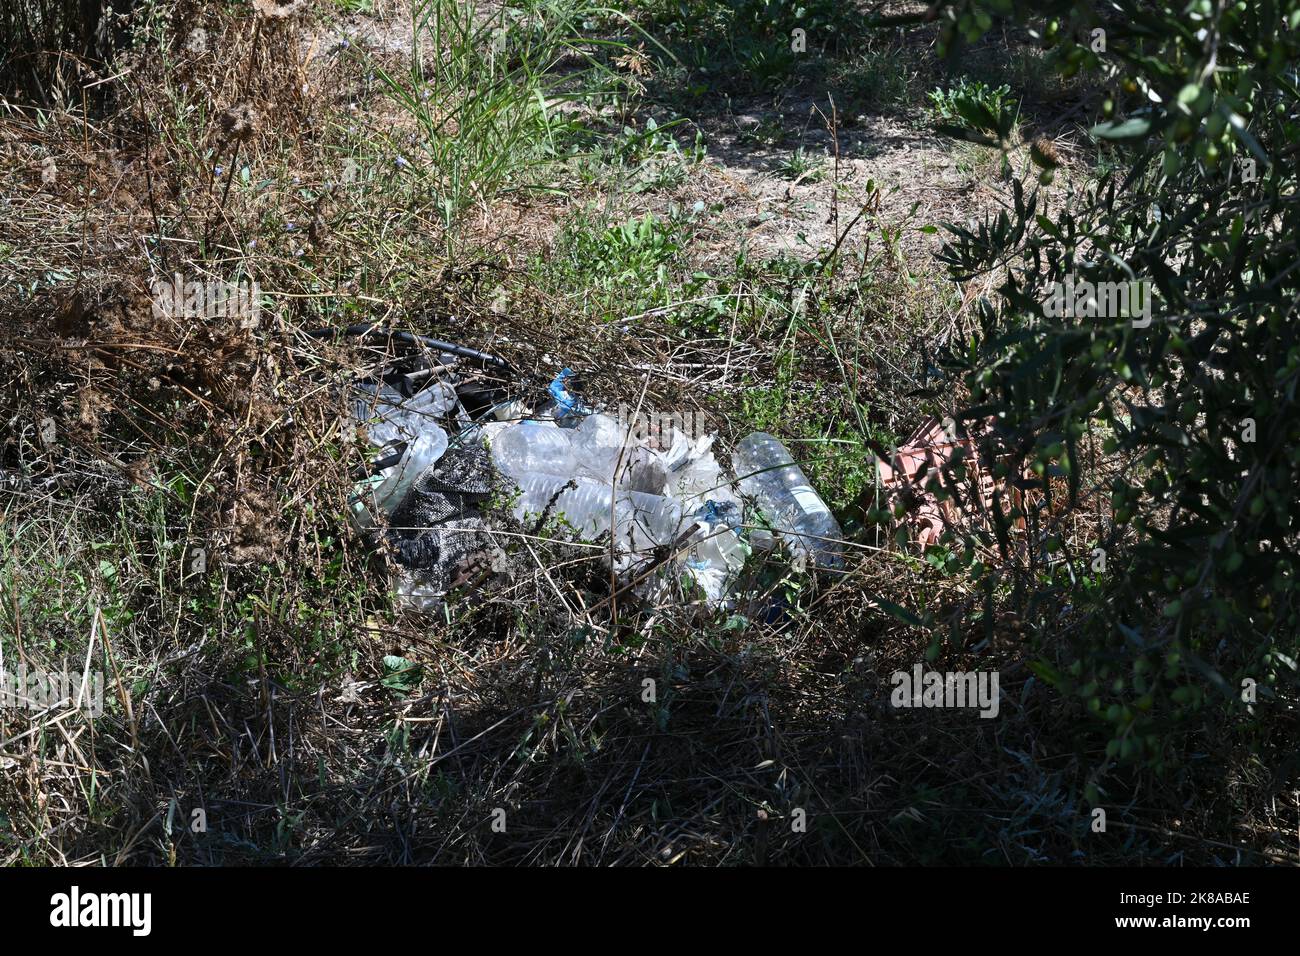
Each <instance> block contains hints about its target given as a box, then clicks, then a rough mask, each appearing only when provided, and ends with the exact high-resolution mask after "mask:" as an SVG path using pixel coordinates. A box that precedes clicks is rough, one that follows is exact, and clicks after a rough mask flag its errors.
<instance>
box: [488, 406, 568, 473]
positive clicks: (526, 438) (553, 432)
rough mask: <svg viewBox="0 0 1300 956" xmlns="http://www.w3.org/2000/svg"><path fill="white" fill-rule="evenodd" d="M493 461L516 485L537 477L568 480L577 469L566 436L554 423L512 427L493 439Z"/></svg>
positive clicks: (528, 422) (521, 423) (529, 422)
mask: <svg viewBox="0 0 1300 956" xmlns="http://www.w3.org/2000/svg"><path fill="white" fill-rule="evenodd" d="M492 460H493V461H494V462H495V463H496V466H497V468H498V469H499V470H500V471H501V472H502V473H503V474H506V475H509V476H510V477H511V478H514V479H515V480H516V481H519V480H520V479H521V478H524V477H526V476H528V475H539V474H540V475H559V476H563V477H565V478H568V477H569V476H571V475H572V474H573V473H574V471H576V469H577V466H578V463H577V460H576V459H575V458H574V455H573V449H572V447H571V446H570V444H569V436H568V433H567V432H566V431H563V430H561V429H559V428H557V427H556V426H555V423H554V422H537V421H523V422H520V423H519V424H517V425H511V426H510V427H509V428H507V429H505V430H504V431H503V432H501V433H500V434H499V435H497V436H496V437H495V438H494V439H493V441H492Z"/></svg>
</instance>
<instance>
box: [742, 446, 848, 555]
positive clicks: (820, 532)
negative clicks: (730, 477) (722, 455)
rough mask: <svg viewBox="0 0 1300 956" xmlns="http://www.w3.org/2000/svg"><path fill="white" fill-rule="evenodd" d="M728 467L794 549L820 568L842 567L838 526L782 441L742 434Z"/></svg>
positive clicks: (744, 490) (840, 537) (743, 489)
mask: <svg viewBox="0 0 1300 956" xmlns="http://www.w3.org/2000/svg"><path fill="white" fill-rule="evenodd" d="M732 464H733V465H734V467H735V471H736V484H737V485H738V486H739V487H740V490H741V491H743V492H744V493H745V494H747V495H751V496H752V497H753V498H754V500H755V501H756V502H757V503H758V506H759V508H761V509H762V510H763V512H764V513H765V514H766V515H767V516H768V518H769V519H770V520H771V522H772V526H773V527H774V528H775V529H776V530H777V531H779V532H780V533H781V534H782V536H783V537H785V538H786V539H787V540H788V543H789V545H790V548H791V550H792V551H794V552H795V553H796V554H802V555H804V556H805V557H806V558H808V560H809V561H810V562H811V563H813V564H814V565H816V566H817V567H819V568H828V569H832V570H838V569H840V568H842V567H843V566H844V555H843V550H842V547H841V540H842V538H843V533H842V532H841V531H840V525H839V522H837V521H836V520H835V516H834V515H832V514H831V509H830V508H828V507H826V502H824V501H822V499H821V496H820V495H818V494H817V492H816V491H814V490H813V488H812V486H811V485H810V484H809V483H808V479H807V478H806V477H805V476H804V473H803V469H802V468H800V467H799V466H798V465H797V464H795V461H794V459H793V458H792V457H790V453H789V452H788V451H786V448H785V446H784V445H782V444H781V442H779V441H778V440H777V439H775V438H773V437H772V436H771V435H769V434H767V433H766V432H754V433H752V434H750V435H746V436H745V437H744V438H742V439H741V440H740V443H739V444H738V445H736V450H735V451H734V452H733V453H732Z"/></svg>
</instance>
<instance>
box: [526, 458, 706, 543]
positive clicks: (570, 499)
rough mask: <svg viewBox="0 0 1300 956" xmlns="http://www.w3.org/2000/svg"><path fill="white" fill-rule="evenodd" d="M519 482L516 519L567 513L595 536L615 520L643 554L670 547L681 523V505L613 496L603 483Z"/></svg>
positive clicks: (631, 494)
mask: <svg viewBox="0 0 1300 956" xmlns="http://www.w3.org/2000/svg"><path fill="white" fill-rule="evenodd" d="M515 481H516V483H517V484H518V485H519V489H520V491H522V492H523V493H522V494H521V495H520V497H519V500H518V501H517V502H516V503H515V514H516V517H519V518H520V519H522V518H523V517H524V516H525V515H530V514H532V515H536V514H541V513H543V512H544V511H546V509H547V508H548V507H549V508H550V513H551V514H552V515H555V516H560V515H563V516H564V518H565V520H566V521H568V522H569V524H571V525H572V526H573V527H574V528H575V529H576V530H577V531H579V532H580V533H582V534H584V535H586V536H589V537H593V538H594V537H596V536H598V535H600V534H602V533H604V532H606V531H608V530H609V528H610V518H611V516H612V517H613V519H614V521H615V522H616V523H617V525H618V527H619V530H620V537H622V532H625V531H626V532H627V533H628V534H629V536H630V539H631V541H632V542H633V546H634V548H635V549H638V550H639V549H642V548H652V547H654V546H656V545H663V544H670V543H671V542H672V541H673V538H674V537H675V535H676V534H677V533H678V530H679V528H680V526H681V524H682V508H681V504H680V503H678V502H677V501H675V500H674V499H672V498H667V497H664V496H662V495H650V494H644V493H642V492H639V491H628V490H625V489H621V488H620V489H618V490H617V492H614V491H613V489H611V488H610V486H609V485H607V484H604V483H603V482H600V481H596V480H595V479H592V478H582V477H580V478H572V479H569V478H563V477H560V476H558V475H546V474H530V475H524V476H522V477H519V478H516V479H515ZM611 499H613V503H614V507H613V510H612V511H611V507H610V505H611Z"/></svg>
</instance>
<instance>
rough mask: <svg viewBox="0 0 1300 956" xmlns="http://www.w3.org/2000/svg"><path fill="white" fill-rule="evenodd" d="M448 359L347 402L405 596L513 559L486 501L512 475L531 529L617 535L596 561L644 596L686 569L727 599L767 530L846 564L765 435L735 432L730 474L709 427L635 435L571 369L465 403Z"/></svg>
mask: <svg viewBox="0 0 1300 956" xmlns="http://www.w3.org/2000/svg"><path fill="white" fill-rule="evenodd" d="M439 344H441V343H439ZM462 351H465V352H468V353H469V354H470V356H471V357H477V358H481V354H480V353H475V352H472V351H471V350H462ZM442 359H443V361H442V363H441V364H439V365H437V366H436V367H435V368H433V369H424V370H417V371H416V372H414V373H412V372H405V373H392V372H390V373H388V374H386V375H384V376H382V381H379V380H378V379H377V380H376V381H375V382H367V383H363V384H361V385H358V386H357V390H356V394H355V399H354V402H353V413H354V417H355V419H356V421H357V423H358V424H359V425H362V426H364V427H365V429H366V434H367V436H368V438H369V440H370V444H371V446H372V451H373V458H372V460H371V464H370V467H369V469H368V472H369V473H368V474H367V475H365V476H363V477H362V478H361V479H360V480H359V481H358V484H357V486H356V489H355V492H354V496H353V501H352V512H353V516H354V518H355V520H356V522H357V524H358V526H359V527H360V528H362V529H363V530H364V531H366V532H367V533H368V534H372V535H380V536H382V537H383V538H384V539H385V540H386V541H387V543H388V545H389V547H390V551H391V552H392V554H393V556H394V558H395V559H396V562H397V564H398V565H399V568H400V572H399V581H398V583H397V592H398V594H399V596H400V597H401V598H402V599H403V600H404V601H405V602H406V603H407V604H409V605H411V606H414V607H416V608H420V609H425V610H428V609H431V608H434V607H436V606H437V605H438V604H439V602H440V601H441V599H442V598H443V596H444V595H445V594H446V592H447V591H448V590H450V589H451V588H454V587H456V586H458V585H460V584H466V583H469V584H482V583H483V582H486V581H489V580H491V579H492V577H493V576H494V575H495V574H497V573H499V572H502V571H504V570H506V567H505V565H506V561H505V556H504V554H503V553H502V551H501V550H500V548H499V547H498V546H497V545H496V544H495V543H494V541H493V533H492V532H493V531H494V529H493V528H492V527H490V526H489V522H488V520H487V518H486V516H485V514H484V512H483V510H482V508H483V506H484V504H485V503H486V502H487V500H488V499H489V497H490V496H491V495H492V492H493V490H494V488H499V487H500V482H501V481H502V480H503V479H504V481H505V482H506V486H507V487H508V488H509V489H511V490H512V491H513V493H512V494H511V495H510V501H511V510H512V511H513V514H514V517H515V518H516V519H517V520H518V521H519V522H520V523H521V524H522V526H523V527H524V529H525V530H526V531H527V530H530V529H536V528H541V527H543V526H545V527H547V528H548V529H558V530H559V531H560V533H562V534H563V533H567V534H571V535H572V536H573V537H575V538H577V539H582V540H587V541H597V540H600V541H605V542H608V543H609V545H610V547H609V548H608V550H606V551H603V552H602V553H601V556H600V558H599V559H600V560H602V561H603V562H604V563H605V566H606V567H607V568H609V567H612V569H613V571H614V572H615V574H616V576H617V578H618V580H619V582H620V583H619V590H618V592H617V593H622V592H623V591H628V592H630V593H632V594H634V595H636V596H637V597H638V598H640V599H643V600H647V601H660V600H672V599H674V598H677V599H680V598H681V597H682V592H681V590H680V588H681V586H682V584H683V583H685V584H686V585H687V591H686V597H687V598H688V599H697V600H700V601H701V602H702V603H703V604H705V605H706V606H710V607H730V606H733V602H731V599H730V595H731V592H732V591H733V589H734V587H735V584H736V581H737V579H738V577H739V575H740V573H741V571H742V569H743V567H744V565H745V562H746V559H747V558H748V557H749V555H750V554H751V552H752V550H753V549H754V548H755V547H761V548H767V549H770V548H771V547H772V546H773V545H774V543H775V542H774V539H773V532H775V534H776V535H777V536H778V537H780V538H781V539H783V540H785V541H786V542H787V544H788V545H789V547H790V549H791V551H792V552H793V553H794V554H795V555H796V556H797V557H798V558H800V559H802V560H804V561H807V562H808V563H810V564H812V565H813V566H815V567H817V568H820V569H838V568H841V567H842V566H843V556H842V552H841V549H840V543H839V538H840V528H839V525H838V524H837V523H836V521H835V518H834V517H833V516H832V515H831V513H830V509H829V508H827V507H826V504H825V503H824V502H823V501H822V499H821V498H820V497H819V496H818V495H817V493H816V492H815V491H814V490H813V489H812V488H811V486H810V485H809V484H808V481H807V478H806V477H805V476H804V474H803V471H802V470H801V469H800V468H799V466H798V465H797V464H795V463H794V461H793V459H792V458H791V456H790V454H789V452H788V451H787V450H786V449H785V447H784V446H783V445H782V444H781V443H780V442H779V441H777V440H776V439H775V438H773V437H772V436H771V435H767V434H764V433H756V434H753V435H750V436H748V437H747V438H745V439H744V440H743V441H741V442H740V444H739V445H738V446H737V448H736V451H735V455H734V458H735V464H736V468H737V471H738V474H739V480H738V481H735V482H733V480H732V479H731V478H730V477H729V476H727V475H724V474H723V470H722V468H721V466H720V465H719V463H718V460H717V458H716V456H715V455H714V452H713V443H714V438H715V436H713V435H705V436H702V437H698V438H691V437H690V436H687V435H686V434H684V433H683V432H681V431H679V430H677V429H676V428H673V427H671V426H668V427H665V428H664V429H662V430H657V431H654V432H653V433H648V434H643V433H640V432H638V433H636V434H633V432H632V430H630V429H627V428H626V427H625V426H624V425H623V424H621V423H620V421H619V420H618V419H615V418H614V417H612V416H610V415H607V414H605V413H603V412H601V411H599V410H596V409H594V408H592V407H591V406H589V405H588V404H586V403H585V402H584V401H583V399H582V398H580V397H579V396H578V395H577V394H575V388H574V385H575V383H576V379H575V378H574V376H573V372H572V371H571V370H570V369H567V368H566V369H564V370H563V371H562V372H560V374H559V375H558V376H556V377H555V379H554V380H553V381H552V382H551V383H550V385H549V387H548V389H547V392H548V395H549V401H548V402H545V403H544V404H543V406H542V407H540V408H538V409H535V410H534V409H530V408H529V407H528V406H527V405H525V404H523V403H521V402H519V401H497V402H490V401H486V402H485V401H484V400H482V396H481V395H478V394H477V393H475V400H474V402H473V405H474V406H475V409H476V410H475V412H474V413H471V412H470V410H469V408H468V407H467V406H468V405H470V404H471V403H470V402H469V401H467V400H466V397H467V395H469V394H470V393H471V392H472V391H473V390H472V388H467V387H466V383H464V382H462V381H460V380H459V379H458V375H457V367H456V366H457V362H458V361H459V359H457V357H456V356H454V355H444V356H443V357H442ZM750 503H752V504H755V505H757V508H758V510H759V512H761V513H762V514H763V516H764V517H763V518H762V519H761V520H760V519H759V517H758V514H757V513H754V514H751V515H750V518H751V519H752V521H751V525H752V526H746V525H745V523H744V518H745V510H746V506H747V504H750ZM768 528H770V529H771V531H769V530H767V529H768Z"/></svg>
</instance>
